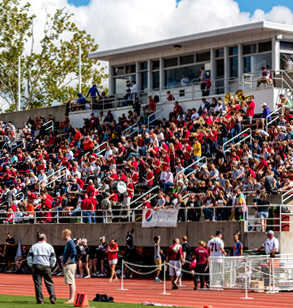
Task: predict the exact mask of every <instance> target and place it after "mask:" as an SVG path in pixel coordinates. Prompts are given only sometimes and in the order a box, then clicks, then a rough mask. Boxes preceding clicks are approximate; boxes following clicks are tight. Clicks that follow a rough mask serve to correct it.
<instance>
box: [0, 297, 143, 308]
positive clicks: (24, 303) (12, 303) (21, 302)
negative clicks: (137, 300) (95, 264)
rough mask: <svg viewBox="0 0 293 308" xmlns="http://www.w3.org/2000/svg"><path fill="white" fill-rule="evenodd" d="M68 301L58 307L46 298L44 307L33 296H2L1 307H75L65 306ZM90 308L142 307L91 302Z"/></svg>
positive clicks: (60, 302) (58, 302) (60, 303)
mask: <svg viewBox="0 0 293 308" xmlns="http://www.w3.org/2000/svg"><path fill="white" fill-rule="evenodd" d="M64 301H66V299H64V298H63V299H61V298H58V299H57V301H56V305H52V304H51V303H50V302H49V299H48V298H44V305H37V304H36V299H35V297H33V296H19V295H0V307H1V308H30V307H32V306H35V307H41V308H45V307H50V308H53V307H54V308H55V307H62V308H65V307H73V304H72V305H69V304H68V305H64V304H63V302H64ZM89 306H90V307H99V308H126V307H127V308H138V307H141V305H140V304H124V303H101V302H92V301H89Z"/></svg>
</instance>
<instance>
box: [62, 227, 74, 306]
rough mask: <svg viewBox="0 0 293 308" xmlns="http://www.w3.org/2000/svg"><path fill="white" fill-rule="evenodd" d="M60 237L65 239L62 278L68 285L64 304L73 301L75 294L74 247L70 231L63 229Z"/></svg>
mask: <svg viewBox="0 0 293 308" xmlns="http://www.w3.org/2000/svg"><path fill="white" fill-rule="evenodd" d="M62 238H63V240H65V241H66V245H65V249H64V253H63V264H64V278H65V284H68V285H69V299H68V300H67V301H66V302H64V304H72V303H74V295H75V289H76V288H75V271H76V263H75V257H76V249H75V244H74V241H73V240H72V239H71V231H70V230H69V229H65V230H63V232H62Z"/></svg>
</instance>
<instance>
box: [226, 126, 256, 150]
mask: <svg viewBox="0 0 293 308" xmlns="http://www.w3.org/2000/svg"><path fill="white" fill-rule="evenodd" d="M246 132H249V135H248V136H246V137H244V138H243V139H241V140H240V141H238V142H237V143H236V144H235V145H238V144H240V143H241V142H242V141H243V140H244V139H245V140H246V139H247V137H249V138H250V143H251V138H252V135H251V133H252V131H251V129H250V128H246V129H245V130H243V131H242V132H240V133H239V134H237V135H236V136H234V137H232V138H230V139H229V140H227V141H226V142H224V144H223V148H224V153H226V152H229V151H230V148H228V149H226V150H225V146H226V145H227V144H230V143H232V141H233V140H234V139H236V138H239V137H240V136H242V135H243V134H244V133H246Z"/></svg>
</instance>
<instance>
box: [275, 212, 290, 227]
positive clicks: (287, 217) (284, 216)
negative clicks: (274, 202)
mask: <svg viewBox="0 0 293 308" xmlns="http://www.w3.org/2000/svg"><path fill="white" fill-rule="evenodd" d="M282 212H283V213H281V220H282V221H281V231H290V215H289V214H288V213H286V212H285V211H284V209H282ZM274 225H276V226H274V231H280V211H279V208H277V209H276V210H275V211H274Z"/></svg>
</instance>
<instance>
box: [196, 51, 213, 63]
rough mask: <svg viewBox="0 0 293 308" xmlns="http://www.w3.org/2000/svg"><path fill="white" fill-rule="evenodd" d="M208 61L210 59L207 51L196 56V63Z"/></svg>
mask: <svg viewBox="0 0 293 308" xmlns="http://www.w3.org/2000/svg"><path fill="white" fill-rule="evenodd" d="M210 59H211V53H210V52H209V51H207V52H201V53H197V54H196V62H205V61H210Z"/></svg>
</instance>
